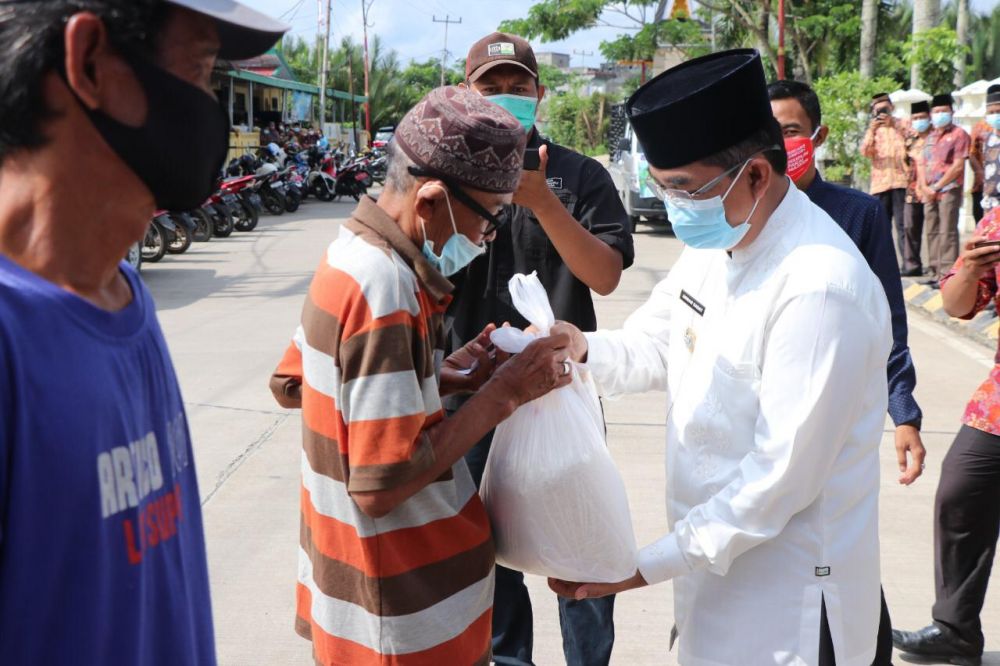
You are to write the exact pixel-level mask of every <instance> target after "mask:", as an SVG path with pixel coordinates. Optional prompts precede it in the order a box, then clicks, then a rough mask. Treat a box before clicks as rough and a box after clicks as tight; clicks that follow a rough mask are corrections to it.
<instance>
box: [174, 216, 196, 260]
mask: <svg viewBox="0 0 1000 666" xmlns="http://www.w3.org/2000/svg"><path fill="white" fill-rule="evenodd" d="M167 216H168V218H169V219H170V221H171V222H173V223H174V228H173V230H172V231H171V232H170V233H169V234H168V235H167V252H168V253H170V254H184V253H185V252H187V251H188V248H190V247H191V242H192V241H193V240H194V230H195V228H196V227H197V225H196V224H195V221H194V220H193V219H192V218H191V216H190V215H188V214H187V213H168V214H167Z"/></svg>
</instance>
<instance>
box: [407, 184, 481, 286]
mask: <svg viewBox="0 0 1000 666" xmlns="http://www.w3.org/2000/svg"><path fill="white" fill-rule="evenodd" d="M432 187H438V188H439V189H440V190H441V191H442V192H444V201H445V203H446V204H447V205H448V217H449V218H451V229H452V231H454V232H455V233H453V234H452V235H451V237H450V238H448V240H447V241H445V244H444V246H443V247H442V248H441V254H440V255H438V254H435V253H434V242H433V241H431V240H428V239H427V229H426V226H425V224H424V221H423V220H420V229H421V231H423V234H424V246H423V248H421V252H422V253H423V255H424V258H426V259H427V261H429V262H430V263H431V265H432V266H434V268H436V269H438V271H439V272H440V273H441V275H444V276H445V277H449V276H451V275H454V274H455V273H457V272H459V271H460V270H462V269H463V268H465V267H466V266H468V265H469V264H470V263H472V260H473V259H475V258H476V257H478V256H479V255H481V254H483V253H484V252H486V248H485V247H484V246H482V245H476V244H475V243H473V242H472V241H471V240H469V239H468V238H467V237H466V236H465V234H460V233H458V227H457V226H455V214H454V213H453V212H452V210H451V199H450V198H449V197H448V190H446V189H444V188H443V187H441V186H440V185H432Z"/></svg>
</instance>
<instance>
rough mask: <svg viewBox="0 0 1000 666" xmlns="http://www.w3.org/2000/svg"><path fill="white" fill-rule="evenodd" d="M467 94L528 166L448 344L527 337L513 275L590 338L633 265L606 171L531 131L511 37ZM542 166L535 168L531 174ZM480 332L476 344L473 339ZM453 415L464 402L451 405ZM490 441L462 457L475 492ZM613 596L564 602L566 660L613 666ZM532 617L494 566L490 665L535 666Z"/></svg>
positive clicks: (498, 38) (524, 62)
mask: <svg viewBox="0 0 1000 666" xmlns="http://www.w3.org/2000/svg"><path fill="white" fill-rule="evenodd" d="M466 85H468V86H469V87H470V88H472V89H473V90H475V91H477V92H479V93H480V94H482V95H484V96H486V97H488V98H489V99H490V100H491V101H493V102H496V103H497V104H499V105H500V106H502V107H504V108H505V109H507V110H508V111H510V112H511V113H512V114H513V115H514V116H515V117H516V118H517V119H518V120H520V121H521V124H522V125H523V126H524V128H525V131H527V132H528V149H529V153H531V152H534V151H537V156H538V164H537V167H536V165H534V164H528V163H527V160H526V167H525V171H524V174H523V175H522V178H521V184H520V187H519V188H518V190H517V192H515V193H514V205H512V206H509V207H507V208H506V209H505V210H504V213H503V216H504V219H505V220H506V222H507V223H506V224H505V225H503V226H502V227H501V228H500V229H499V230H498V231H497V236H496V239H495V240H494V241H493V242H492V243H490V245H489V250H488V251H487V253H486V255H485V256H483V257H480V258H479V259H476V260H475V261H473V262H472V264H470V266H469V268H468V269H467V270H465V271H463V272H462V273H460V274H457V275H455V276H454V277H453V278H452V281H453V282H454V284H455V286H456V292H455V300H454V301H453V302H452V305H451V307H450V308H449V309H448V314H447V323H448V325H449V328H450V333H449V335H450V342H451V346H452V348H453V349H458V348H459V347H461V346H462V345H463V344H465V341H466V340H471V339H472V338H475V337H476V335H478V334H479V332H480V331H482V330H483V328H484V327H485V326H486V325H487V324H489V323H491V322H492V323H494V324H497V325H502V324H503V323H505V322H509V323H510V324H511V325H512V326H518V327H520V328H524V327H525V326H527V325H528V322H527V321H525V320H524V318H523V317H521V315H520V314H518V312H517V310H515V309H514V306H513V304H512V302H511V296H510V292H509V291H508V288H507V283H508V281H509V280H510V278H511V277H512V276H513V275H514V274H516V273H531V272H532V271H535V272H537V273H538V278H539V280H541V282H542V284H543V285H544V286H545V290H546V291H547V292H548V295H549V301H550V302H551V304H552V311H553V313H554V314H555V316H556V319H559V320H563V321H568V322H572V323H573V324H575V325H576V326H578V327H579V328H580V329H581V330H584V331H593V330H595V329H596V328H597V318H596V315H595V313H594V303H593V299H592V297H591V293H590V292H591V290H593V291H596V292H597V293H599V294H602V295H607V294H610V293H611V292H612V291H614V289H615V287H617V286H618V281H619V279H620V278H621V274H622V271H623V270H624V269H625V268H628V267H629V266H630V265H631V264H632V261H633V258H634V251H633V247H632V236H631V234H630V233H629V224H628V216H627V215H626V213H625V209H624V208H623V207H622V204H621V200H620V199H619V198H618V193H617V190H616V189H615V186H614V183H613V182H612V180H611V177H610V175H609V174H608V172H607V170H606V169H605V168H604V167H603V166H601V165H600V164H599V163H598V162H597V161H596V160H593V159H590V158H589V157H585V156H584V155H580V154H579V153H576V152H573V151H572V150H569V149H567V148H564V147H563V146H559V145H557V144H554V143H552V142H550V141H547V140H545V139H542V138H541V137H540V136H539V134H538V131H537V130H536V129H535V127H534V121H535V113H536V110H537V106H538V102H539V101H540V100H541V99H542V97H543V96H544V94H545V87H544V86H542V85H541V84H540V82H539V80H538V64H537V62H536V60H535V54H534V52H533V51H532V49H531V45H530V44H529V43H528V42H527V41H526V40H524V39H522V38H520V37H517V36H515V35H509V34H505V33H500V32H497V33H493V34H491V35H488V36H486V37H484V38H483V39H481V40H479V41H478V42H476V43H475V44H474V45H473V46H472V48H471V49H470V50H469V55H468V58H467V59H466ZM532 167H536V168H532ZM471 330H475V333H474V334H473V335H472V337H468V331H471ZM446 404H447V406H448V407H449V409H455V408H457V407H458V404H460V399H459V400H453V401H452V402H451V403H446ZM491 441H492V434H491V435H489V436H487V437H486V438H485V439H484V440H483V441H482V442H480V443H479V444H478V445H477V446H476V447H475V448H474V449H473V450H472V451H471V452H470V453H469V454H468V456H466V461H467V462H468V464H469V470H470V471H471V472H472V476H473V479H475V481H476V483H477V485H478V483H479V482H480V481H481V479H482V474H483V470H484V467H485V465H486V457H487V454H488V453H489V448H490V443H491ZM613 608H614V597H607V598H603V599H588V600H583V601H572V600H566V599H560V600H559V620H560V625H561V627H562V633H563V651H564V653H565V656H566V661H567V663H569V664H571V665H572V666H584V665H590V664H594V665H598V664H607V663H608V661H609V660H610V657H611V649H612V646H613V644H614V622H613V619H612V611H613ZM532 634H533V630H532V610H531V601H530V599H529V597H528V590H527V588H526V587H525V586H524V576H523V574H521V573H520V572H517V571H511V570H510V569H506V568H504V567H502V566H499V565H498V566H497V576H496V596H495V601H494V606H493V658H494V661H495V662H496V663H498V664H516V665H523V664H531V663H532V662H531V652H532V640H533V636H532Z"/></svg>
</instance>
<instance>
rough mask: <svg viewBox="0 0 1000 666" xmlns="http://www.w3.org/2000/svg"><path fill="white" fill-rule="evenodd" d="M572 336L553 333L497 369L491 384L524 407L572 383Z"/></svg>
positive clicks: (532, 344)
mask: <svg viewBox="0 0 1000 666" xmlns="http://www.w3.org/2000/svg"><path fill="white" fill-rule="evenodd" d="M569 342H570V339H569V336H568V335H566V334H554V335H549V336H547V337H544V338H539V339H537V340H535V341H534V342H532V343H531V344H530V345H528V346H527V347H525V349H524V351H523V352H521V353H520V354H515V355H514V356H512V357H511V359H510V360H509V361H507V362H506V363H504V364H503V365H502V366H501V367H499V368H497V369H496V372H494V374H493V377H492V378H491V379H490V382H497V383H498V384H500V386H501V390H502V393H503V395H505V396H508V397H509V398H511V399H512V400H513V401H514V404H515V405H518V406H520V405H523V404H525V403H527V402H531V401H532V400H535V399H536V398H540V397H542V396H543V395H545V394H546V393H548V392H549V391H551V390H553V389H557V388H561V387H563V386H566V385H567V384H569V383H570V382H571V381H572V379H573V376H572V372H571V370H572V367H571V366H570V363H569V360H568V359H569V349H568V347H569Z"/></svg>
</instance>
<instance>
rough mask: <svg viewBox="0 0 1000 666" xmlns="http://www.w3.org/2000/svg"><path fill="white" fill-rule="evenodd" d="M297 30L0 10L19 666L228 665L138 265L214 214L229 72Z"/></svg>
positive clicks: (127, 8)
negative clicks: (192, 217) (177, 227)
mask: <svg viewBox="0 0 1000 666" xmlns="http://www.w3.org/2000/svg"><path fill="white" fill-rule="evenodd" d="M283 31H284V26H282V25H281V24H279V23H277V22H276V21H274V20H272V19H269V18H268V17H266V16H264V15H262V14H258V13H257V12H255V11H253V10H250V9H248V8H246V7H243V6H240V5H238V4H236V3H233V2H229V1H226V2H221V1H219V0H44V1H42V0H0V664H5V665H6V664H11V665H14V664H18V665H20V664H24V665H29V664H30V665H34V664H39V665H41V664H101V665H102V666H104V665H117V664H122V665H129V666H132V665H135V664H142V665H158V664H163V665H164V666H167V665H170V666H173V665H175V664H184V665H188V664H197V665H205V664H208V665H211V664H214V663H215V646H214V638H213V630H212V614H211V606H210V601H209V588H208V570H207V564H206V559H205V543H204V536H203V531H202V519H201V510H200V498H199V495H198V485H197V481H196V477H195V473H194V465H193V460H192V452H191V442H190V437H189V433H188V426H187V421H186V417H185V414H184V405H183V402H182V399H181V393H180V390H179V388H178V385H177V378H176V375H175V373H174V369H173V366H172V364H171V362H170V356H169V353H168V351H167V347H166V344H165V342H164V340H163V334H162V332H161V330H160V327H159V324H158V323H157V319H156V312H155V307H154V304H153V301H152V299H151V297H150V295H149V292H148V291H146V289H145V287H144V286H143V284H142V281H141V280H140V279H139V277H138V275H137V274H136V273H135V272H134V271H133V270H131V269H130V268H128V267H127V266H126V265H125V264H122V263H120V259H121V258H122V257H123V256H124V255H125V253H126V251H127V250H128V249H129V247H130V246H132V245H133V244H134V243H136V242H137V241H139V240H141V239H142V238H143V236H144V234H145V230H146V228H147V226H148V225H149V220H150V217H151V216H152V214H153V211H154V209H156V208H169V209H175V210H186V209H190V208H194V207H196V206H197V205H199V204H200V203H201V202H202V201H203V200H204V199H205V198H206V197H207V196H208V194H210V192H211V190H212V187H213V184H214V179H215V177H216V175H217V174H218V172H219V168H220V167H221V165H222V162H223V160H224V158H225V154H226V150H227V145H228V131H227V130H228V127H227V121H226V118H225V115H224V111H223V109H222V107H221V106H220V105H219V103H218V100H217V99H216V98H215V96H214V94H213V92H212V88H211V85H210V76H211V72H212V69H213V66H214V64H215V60H216V57H217V56H219V57H224V58H234V59H238V58H247V57H250V56H253V55H256V54H259V53H262V52H264V51H265V50H267V49H268V48H269V47H270V46H271V45H272V44H274V43H275V41H276V40H277V39H278V38H279V37H280V35H281V33H282V32H283Z"/></svg>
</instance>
